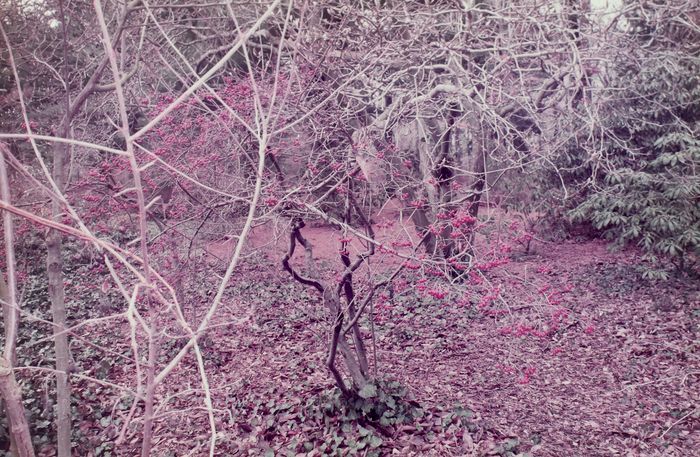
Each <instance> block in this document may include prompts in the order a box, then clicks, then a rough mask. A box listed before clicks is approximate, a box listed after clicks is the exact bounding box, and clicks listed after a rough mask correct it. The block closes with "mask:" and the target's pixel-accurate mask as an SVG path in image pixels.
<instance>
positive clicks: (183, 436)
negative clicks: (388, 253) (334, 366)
mask: <svg viewBox="0 0 700 457" xmlns="http://www.w3.org/2000/svg"><path fill="white" fill-rule="evenodd" d="M395 215H396V214H393V216H395ZM393 216H392V217H393ZM384 222H386V220H385V219H380V220H379V222H378V224H379V225H380V226H381V225H382V224H384ZM394 231H395V227H392V226H391V224H384V227H383V228H382V227H380V230H378V232H379V233H378V236H379V237H380V238H381V237H382V236H388V234H390V233H394ZM307 234H308V236H309V238H310V239H311V240H312V241H313V242H314V244H315V246H317V247H319V249H318V250H317V251H316V256H317V257H318V259H319V262H321V264H322V265H330V262H332V258H333V256H334V255H335V254H336V252H337V246H336V245H337V243H335V244H334V242H335V239H336V238H338V236H339V235H338V232H335V231H334V230H333V229H332V228H331V227H327V226H323V225H320V224H317V225H314V226H310V227H309V229H308V230H307ZM272 239H273V237H272V236H269V235H265V233H264V232H261V229H258V230H257V231H256V232H255V234H254V237H253V240H252V245H253V246H256V245H257V246H256V247H258V248H260V249H258V250H257V251H255V255H252V254H251V256H250V257H249V258H248V260H247V261H246V262H245V263H244V265H243V266H242V268H241V269H240V270H239V271H238V272H237V273H236V275H235V276H234V278H233V280H232V281H231V284H230V288H229V291H228V292H227V295H226V297H225V300H224V302H223V305H222V308H221V310H220V313H219V315H218V317H217V320H216V327H215V328H213V329H212V330H211V331H210V332H208V333H207V335H206V338H204V340H203V343H202V346H203V351H204V357H205V362H206V368H207V375H208V377H209V384H210V385H211V386H212V396H213V402H214V408H215V417H216V426H217V430H218V432H219V435H218V443H219V444H218V447H217V449H218V454H217V455H221V456H228V455H282V456H286V455H300V456H303V455H306V456H314V455H316V456H320V455H336V454H333V453H332V452H331V451H332V450H333V449H335V450H337V452H338V455H402V456H403V455H405V456H412V455H413V456H430V455H434V456H443V455H444V456H449V455H455V456H462V455H474V456H479V455H500V456H515V455H531V456H541V457H545V456H562V455H567V456H568V455H571V456H586V457H588V456H614V455H621V456H637V455H640V456H657V455H658V456H689V455H695V454H696V453H697V452H698V451H697V450H698V449H700V387H699V386H700V353H699V351H698V324H699V323H700V288H699V285H698V283H697V282H691V281H690V279H689V278H687V277H677V278H672V279H671V280H669V281H666V282H648V281H644V280H642V279H641V278H640V275H639V263H640V259H639V253H638V252H636V251H635V250H633V249H630V250H625V251H617V252H611V251H609V250H608V248H607V246H606V245H605V244H604V243H603V242H602V241H598V240H589V239H579V240H564V241H557V242H545V241H535V242H534V244H533V247H532V251H531V252H530V253H527V254H526V253H525V252H524V250H523V249H521V248H520V247H518V246H515V247H514V248H513V249H510V250H501V251H499V252H500V254H499V257H498V258H497V259H496V260H498V259H500V261H498V262H495V263H493V264H492V265H488V266H484V274H483V277H482V279H480V280H479V279H475V278H472V280H473V281H467V282H466V283H463V284H462V283H460V284H459V285H455V290H459V293H456V292H453V291H452V290H451V289H449V287H448V285H446V283H445V284H443V285H442V286H439V282H438V280H437V279H436V280H435V281H432V280H431V282H429V283H427V282H425V281H423V282H421V278H422V276H421V275H420V274H419V273H418V272H412V271H407V272H406V274H405V275H403V276H401V277H400V278H399V282H398V283H397V286H396V287H395V288H394V289H393V290H392V291H391V293H389V292H387V293H386V294H385V295H384V296H383V297H379V298H378V300H377V304H376V305H375V306H374V308H373V309H372V311H373V316H374V319H373V322H372V325H370V323H369V322H368V321H367V322H364V323H363V329H364V331H365V332H366V334H365V336H366V337H367V340H368V344H369V345H370V349H371V350H370V353H371V356H372V359H373V362H376V367H375V368H374V374H375V375H376V378H377V379H379V380H381V383H379V384H380V390H383V391H386V392H395V393H396V398H394V397H392V398H390V399H388V400H387V398H388V396H387V397H382V401H384V402H385V403H386V402H387V401H389V402H391V404H392V405H393V404H394V403H397V406H395V409H396V416H399V415H401V417H403V418H405V420H404V421H403V422H402V423H391V424H388V425H387V424H380V423H377V422H373V421H372V420H371V418H368V417H367V416H363V415H362V413H360V414H359V417H358V414H357V411H351V410H348V409H344V408H343V407H342V406H340V404H339V402H338V399H337V395H334V389H333V386H332V382H331V380H330V378H329V376H328V374H327V372H326V370H325V368H324V366H323V362H324V359H325V353H324V351H325V345H326V341H327V329H328V325H329V324H328V316H327V315H326V312H325V309H324V308H323V306H322V304H321V301H320V298H319V297H318V296H317V295H316V293H315V291H314V290H313V289H310V288H306V287H304V286H302V285H300V284H296V283H293V282H291V281H290V280H289V277H288V276H287V275H286V273H285V272H284V271H283V270H282V268H281V265H280V262H279V253H280V251H282V250H283V249H284V248H285V245H284V240H282V241H280V242H279V243H262V241H264V240H272ZM487 242H488V240H482V243H487ZM263 245H264V246H263ZM217 249H218V251H216V250H217ZM213 250H214V251H216V253H217V254H218V255H219V256H220V257H225V256H226V255H227V248H226V246H225V245H222V244H219V245H216V246H213ZM252 252H253V251H251V253H252ZM324 262H329V263H328V264H326V263H324ZM378 265H381V263H378ZM387 265H389V266H395V265H396V262H395V261H387ZM332 269H333V267H332V266H329V267H328V268H327V270H329V271H331V273H332ZM78 271H80V269H79V270H78ZM85 271H92V270H88V267H87V266H85V267H84V272H85ZM78 277H82V278H83V281H86V280H87V279H88V278H89V275H85V274H82V275H76V276H75V278H76V279H75V280H76V281H79V279H77V278H78ZM209 280H212V281H213V282H215V281H216V278H215V277H214V278H209ZM358 281H359V282H358V284H359V286H358V290H361V289H362V286H361V284H362V275H361V274H360V275H358ZM206 282H207V279H204V280H203V282H202V284H204V283H206ZM436 284H438V285H436ZM428 287H442V288H443V289H441V290H446V291H448V292H447V294H446V295H445V296H444V297H442V296H440V295H438V296H434V295H431V294H430V293H426V288H428ZM85 290H88V289H87V288H86V289H85ZM494 290H497V292H495V293H494ZM78 295H79V294H78ZM489 297H490V298H489ZM202 300H206V297H203V298H202ZM74 311H76V310H74ZM185 312H186V314H187V315H188V316H195V315H197V313H201V309H198V305H196V304H188V306H187V307H185ZM78 314H79V313H78ZM75 315H76V312H74V316H75ZM107 327H109V329H110V332H111V333H109V334H108V338H109V342H106V341H105V338H107V337H106V336H105V329H106V328H107ZM372 329H373V331H372ZM126 330H127V326H126V325H123V323H122V324H120V325H114V324H113V323H110V324H109V325H106V324H104V323H96V324H95V325H91V326H86V327H84V328H81V329H80V331H79V332H78V334H79V335H81V338H76V339H74V342H73V348H74V352H75V357H76V363H77V365H78V370H80V369H82V368H84V367H83V365H85V366H90V367H91V368H90V369H89V372H85V373H84V374H86V375H90V376H91V377H94V378H99V379H104V380H105V381H108V382H111V383H114V384H119V385H122V386H128V387H131V388H133V368H134V367H133V364H132V363H131V362H130V361H129V360H128V357H126V355H128V354H129V346H128V335H127V334H126ZM37 344H38V343H37ZM106 345H108V347H109V351H105V350H104V347H105V346H106ZM181 345H182V340H181V339H178V337H177V335H170V336H169V337H167V338H165V341H164V350H163V354H162V361H166V360H167V358H168V357H171V356H172V355H173V354H174V353H175V352H176V351H177V350H178V349H179V348H180V347H181ZM21 347H22V345H21V342H20V348H21ZM99 348H102V349H99ZM375 349H376V352H375ZM120 357H121V358H120ZM96 358H101V359H102V362H101V363H100V364H95V363H94V361H95V359H96ZM25 361H26V359H25ZM104 361H107V363H105V362H104ZM89 362H91V363H89ZM33 363H34V364H38V365H41V364H42V362H41V361H39V360H35V361H34V362H33ZM194 367H195V365H194V362H193V359H186V360H185V363H184V364H182V366H181V367H179V368H178V370H177V371H176V372H175V373H174V374H172V375H171V376H169V377H168V378H167V379H166V381H165V384H164V385H163V386H162V387H161V389H160V390H159V399H158V400H159V402H160V405H161V410H160V416H159V417H160V418H159V420H158V421H157V424H156V430H155V436H156V437H157V439H156V443H155V454H156V455H159V456H160V455H162V456H179V455H207V453H206V446H207V444H208V431H209V426H208V423H207V416H206V411H205V409H204V408H203V395H202V392H201V388H200V383H199V375H198V373H197V371H196V369H195V368H194ZM78 373H80V371H78ZM26 376H28V377H29V378H30V379H33V382H34V383H35V384H33V385H45V384H46V383H43V384H41V381H40V380H39V378H38V376H39V375H36V376H37V378H31V377H32V376H34V375H32V374H31V373H29V374H26ZM37 383H38V384H37ZM388 383H391V384H388ZM73 386H74V393H75V395H76V397H77V399H76V403H77V405H76V409H77V415H78V416H79V417H80V419H79V420H77V425H78V429H79V433H80V443H79V449H80V450H81V452H84V453H85V454H84V455H124V456H127V455H135V453H136V452H137V448H138V446H139V440H140V436H139V433H138V430H139V417H140V414H139V413H140V407H139V408H137V410H136V415H135V418H136V419H135V420H134V421H133V424H132V427H127V429H126V430H125V434H124V436H123V437H121V438H122V439H121V444H120V446H118V447H116V448H115V447H114V445H113V444H111V443H112V442H113V441H114V440H115V439H116V438H118V435H119V432H120V431H121V427H122V425H123V423H124V421H125V420H126V418H127V416H128V413H129V406H130V404H131V400H130V399H129V396H128V395H125V394H124V393H123V392H119V391H117V390H115V389H111V388H110V387H109V386H108V385H107V384H104V385H95V383H91V382H89V381H87V380H84V379H80V378H74V384H73ZM47 388H48V387H47ZM382 395H383V394H382ZM30 396H31V395H30ZM35 396H36V394H35ZM38 396H41V395H38ZM375 400H377V399H376V398H375ZM394 400H396V401H394ZM37 403H40V401H39V400H37ZM360 408H361V406H360ZM47 424H48V422H47ZM47 433H48V434H49V435H50V432H47ZM41 449H42V454H41V455H52V453H53V450H52V446H51V445H49V444H44V445H43V446H42V447H41ZM193 449H194V451H192V450H193ZM188 452H192V453H191V454H188ZM80 455H83V454H80Z"/></svg>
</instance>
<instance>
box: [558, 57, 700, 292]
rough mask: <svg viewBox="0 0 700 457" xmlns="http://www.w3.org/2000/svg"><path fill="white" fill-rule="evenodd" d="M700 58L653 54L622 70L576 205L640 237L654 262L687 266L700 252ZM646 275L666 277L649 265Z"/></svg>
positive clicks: (582, 217) (625, 236) (614, 236)
mask: <svg viewBox="0 0 700 457" xmlns="http://www.w3.org/2000/svg"><path fill="white" fill-rule="evenodd" d="M698 75H700V65H699V64H698V60H697V59H678V58H677V59H672V58H670V59H668V60H658V61H654V62H653V63H652V64H648V65H647V66H645V67H643V68H641V69H638V68H632V67H630V68H626V69H624V70H623V71H622V72H621V73H620V75H619V87H621V88H622V90H621V92H620V95H619V96H618V97H617V98H616V99H615V100H613V101H612V103H610V104H609V106H608V108H609V109H608V111H607V115H606V116H605V117H604V118H603V119H602V120H601V123H602V129H601V131H604V132H605V134H604V136H603V137H602V138H600V139H599V140H600V142H601V145H602V151H601V154H600V156H599V157H596V155H595V154H594V155H592V156H591V158H592V161H593V167H592V174H591V179H590V181H591V182H592V184H593V187H592V189H590V190H589V191H588V192H587V194H586V197H585V198H584V199H583V201H582V202H580V204H578V205H577V206H576V207H575V208H574V209H573V210H572V211H571V212H570V216H571V217H572V219H573V220H574V221H585V222H589V223H591V224H592V225H593V226H594V227H595V228H596V229H599V230H601V231H602V232H603V234H604V236H605V237H606V238H607V239H610V240H612V241H613V242H614V243H615V244H616V245H618V246H622V245H625V244H628V243H631V242H636V243H637V244H638V245H639V246H641V247H642V248H643V249H644V250H645V251H646V252H647V254H648V257H649V258H650V259H652V260H653V261H654V262H655V263H657V262H658V260H659V257H663V258H667V259H670V260H671V261H672V262H673V263H674V265H675V266H676V267H677V268H678V269H681V270H686V271H690V270H691V269H692V268H693V265H694V264H695V263H696V261H697V257H698V254H699V253H700V205H699V202H700V177H699V176H698V169H699V168H700V139H699V138H698V132H699V130H700V129H699V126H700V123H699V122H698V121H699V120H700V77H699V76H698ZM645 276H646V277H648V278H665V277H667V272H665V271H664V270H662V269H648V270H646V271H645Z"/></svg>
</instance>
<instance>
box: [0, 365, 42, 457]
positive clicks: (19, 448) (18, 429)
mask: <svg viewBox="0 0 700 457" xmlns="http://www.w3.org/2000/svg"><path fill="white" fill-rule="evenodd" d="M0 396H2V398H3V400H4V401H5V411H6V412H7V418H8V422H9V423H10V436H11V437H12V441H13V443H14V447H15V451H16V453H17V454H16V455H17V456H18V457H34V448H33V447H32V438H31V436H30V434H29V424H28V423H27V418H26V417H25V415H24V404H23V403H22V389H21V388H20V386H19V384H17V380H16V379H15V374H14V372H13V371H12V364H11V363H10V361H9V360H7V359H6V358H4V357H0Z"/></svg>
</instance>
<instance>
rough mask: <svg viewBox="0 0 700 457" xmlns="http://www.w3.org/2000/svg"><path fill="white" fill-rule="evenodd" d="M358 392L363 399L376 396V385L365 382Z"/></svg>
mask: <svg viewBox="0 0 700 457" xmlns="http://www.w3.org/2000/svg"><path fill="white" fill-rule="evenodd" d="M358 394H359V395H360V397H362V398H364V399H368V398H374V397H376V396H377V386H375V385H374V384H365V385H364V387H363V388H362V389H360V392H358Z"/></svg>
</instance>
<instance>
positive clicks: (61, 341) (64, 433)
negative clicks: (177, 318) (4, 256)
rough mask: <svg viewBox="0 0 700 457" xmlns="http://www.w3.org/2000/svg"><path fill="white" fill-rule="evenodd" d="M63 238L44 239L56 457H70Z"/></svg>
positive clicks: (60, 174)
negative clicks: (53, 371)
mask: <svg viewBox="0 0 700 457" xmlns="http://www.w3.org/2000/svg"><path fill="white" fill-rule="evenodd" d="M65 157H66V146H65V145H62V144H58V145H56V147H54V157H53V160H54V162H53V173H52V174H53V179H54V181H55V182H56V186H57V187H58V189H59V190H60V191H62V190H63V188H64V185H65V183H64V179H65V178H64V176H65V171H64V168H65ZM61 212H62V211H61V203H60V201H59V200H58V199H57V198H54V200H53V202H52V204H51V213H52V216H53V218H54V220H58V219H59V218H60V216H61ZM62 245H63V236H62V235H61V233H60V232H59V231H57V230H50V231H49V233H48V235H47V236H46V268H47V271H48V278H49V298H50V299H51V314H52V318H53V332H54V345H55V350H56V427H57V445H58V448H57V452H58V457H70V456H71V410H70V384H69V383H68V369H69V365H70V349H69V347H68V335H67V333H66V317H67V313H66V303H65V290H64V286H63V257H62V253H61V248H62Z"/></svg>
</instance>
